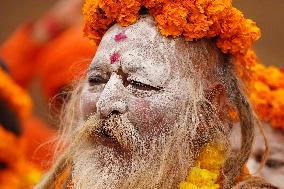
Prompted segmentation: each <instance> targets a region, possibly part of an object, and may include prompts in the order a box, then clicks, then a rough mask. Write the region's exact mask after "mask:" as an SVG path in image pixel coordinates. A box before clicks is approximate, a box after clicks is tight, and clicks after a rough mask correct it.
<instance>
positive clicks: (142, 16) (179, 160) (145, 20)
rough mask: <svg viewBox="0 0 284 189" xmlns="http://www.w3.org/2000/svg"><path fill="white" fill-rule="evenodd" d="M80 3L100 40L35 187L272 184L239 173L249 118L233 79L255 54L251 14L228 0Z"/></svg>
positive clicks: (242, 77) (88, 27)
mask: <svg viewBox="0 0 284 189" xmlns="http://www.w3.org/2000/svg"><path fill="white" fill-rule="evenodd" d="M83 11H84V21H85V24H84V32H85V35H86V36H88V37H89V38H90V39H91V40H92V41H93V42H94V43H95V44H97V45H99V46H98V49H97V52H96V55H95V57H94V59H93V60H92V62H91V64H90V66H89V68H88V70H87V73H86V77H85V78H83V79H82V81H81V82H79V84H78V87H76V88H75V90H74V92H73V94H72V95H71V99H70V101H69V103H68V104H67V106H66V109H64V110H63V114H64V115H65V119H64V120H65V121H64V120H63V123H62V126H63V132H62V141H61V142H62V145H63V146H64V148H63V150H61V154H60V155H59V157H58V159H57V161H56V162H55V163H54V166H53V167H52V169H51V170H50V171H49V172H47V173H46V175H45V176H44V177H43V178H42V180H41V182H40V183H39V184H38V185H37V186H36V188H37V189H39V188H52V187H55V188H83V189H85V188H86V189H87V188H88V189H90V188H98V189H103V188H113V189H114V188H121V189H126V188H140V189H148V188H161V189H167V188H180V189H201V188H203V189H205V188H206V189H207V188H208V189H218V188H224V189H227V188H242V189H244V188H276V187H273V186H272V185H270V184H269V183H267V182H266V181H265V180H263V179H262V178H258V177H253V176H251V175H249V174H247V173H246V172H245V171H244V167H245V164H246V161H247V159H248V157H249V154H250V151H251V146H252V141H253V135H254V127H255V123H256V120H255V119H256V118H255V116H254V113H253V110H252V108H251V105H250V102H249V100H248V98H247V97H246V94H245V92H244V88H243V85H242V82H241V81H246V82H249V81H248V79H249V77H248V75H249V72H250V67H251V66H253V64H254V63H255V61H256V59H255V54H254V52H253V51H252V49H251V46H252V43H253V42H254V41H255V40H257V39H258V38H259V36H260V30H259V29H258V28H257V26H256V25H255V23H254V22H253V21H252V20H249V19H245V18H244V16H243V14H242V13H241V12H240V11H239V10H237V9H236V8H234V7H233V6H232V4H231V1H229V0H215V1H213V0H207V1H205V0H195V1H193V0H176V1H167V0H159V1H154V0H121V1H105V0H87V1H86V3H85V5H84V8H83ZM232 112H233V113H237V115H238V118H239V122H240V127H241V144H240V148H239V150H238V151H232V150H231V149H232V148H231V145H230V140H229V138H230V134H231V130H232V125H233V122H234V116H232Z"/></svg>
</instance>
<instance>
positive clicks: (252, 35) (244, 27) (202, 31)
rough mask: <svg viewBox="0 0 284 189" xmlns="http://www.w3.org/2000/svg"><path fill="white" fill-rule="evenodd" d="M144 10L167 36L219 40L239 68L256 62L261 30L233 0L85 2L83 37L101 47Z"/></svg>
mask: <svg viewBox="0 0 284 189" xmlns="http://www.w3.org/2000/svg"><path fill="white" fill-rule="evenodd" d="M144 9H147V12H148V14H150V15H151V16H153V17H154V19H155V21H156V24H157V27H158V28H159V30H160V33H161V34H162V35H164V36H169V37H177V36H181V35H182V36H184V38H185V39H186V40H188V41H192V40H196V39H201V38H208V39H210V38H216V45H217V46H218V47H219V48H220V49H221V51H222V52H224V53H230V54H232V55H233V56H234V57H235V59H236V62H237V63H238V64H240V65H242V66H244V67H245V68H248V67H251V66H252V65H254V64H255V62H256V56H255V53H254V52H253V50H252V49H251V47H252V44H253V42H254V41H256V40H257V39H259V38H260V29H259V28H258V27H257V26H256V24H255V22H254V21H252V20H250V19H246V18H245V17H244V15H243V14H242V13H241V12H240V11H239V10H238V9H236V8H234V7H233V6H232V2H231V0H175V1H172V0H86V2H85V5H84V7H83V14H84V33H85V35H86V36H87V37H88V38H89V39H91V40H92V41H94V42H95V43H96V44H98V43H99V42H100V40H101V38H102V36H103V35H104V34H105V32H106V31H107V30H108V29H109V28H110V27H111V26H112V25H113V24H114V23H118V24H120V25H121V26H128V25H131V24H133V23H135V22H136V21H137V19H138V18H139V13H140V11H141V10H144Z"/></svg>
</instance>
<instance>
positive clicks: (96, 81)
mask: <svg viewBox="0 0 284 189" xmlns="http://www.w3.org/2000/svg"><path fill="white" fill-rule="evenodd" d="M88 82H89V85H91V86H93V85H100V84H102V83H105V82H106V80H105V79H104V78H103V77H102V76H100V75H95V76H93V75H91V76H89V77H88Z"/></svg>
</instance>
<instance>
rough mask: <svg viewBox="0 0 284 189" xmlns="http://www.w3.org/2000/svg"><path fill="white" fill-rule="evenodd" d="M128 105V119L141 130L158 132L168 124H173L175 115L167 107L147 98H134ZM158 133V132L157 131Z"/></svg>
mask: <svg viewBox="0 0 284 189" xmlns="http://www.w3.org/2000/svg"><path fill="white" fill-rule="evenodd" d="M161 102H162V100H161ZM130 104H132V106H131V107H129V120H130V121H131V122H132V124H134V125H136V126H137V127H138V129H139V130H140V131H141V132H151V133H152V134H154V133H153V132H159V131H161V130H163V129H165V127H166V126H167V125H169V124H173V122H174V120H176V117H175V116H173V113H171V112H173V111H172V110H171V109H169V107H165V106H164V105H163V104H162V103H156V102H153V101H151V100H149V99H135V100H134V101H133V102H132V103H130ZM159 133H160V132H159Z"/></svg>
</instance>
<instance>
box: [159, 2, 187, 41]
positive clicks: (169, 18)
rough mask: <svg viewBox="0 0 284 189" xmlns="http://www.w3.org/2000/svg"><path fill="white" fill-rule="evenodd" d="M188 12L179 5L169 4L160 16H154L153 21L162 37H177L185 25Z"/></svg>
mask: <svg viewBox="0 0 284 189" xmlns="http://www.w3.org/2000/svg"><path fill="white" fill-rule="evenodd" d="M187 14H188V11H187V10H186V9H185V8H184V7H183V6H182V4H181V3H169V4H167V5H165V6H164V8H163V12H162V14H159V15H157V16H155V20H156V22H157V25H158V27H159V29H160V32H161V34H162V35H165V36H173V37H176V36H179V35H181V34H182V32H183V28H184V26H185V24H186V17H187Z"/></svg>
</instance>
